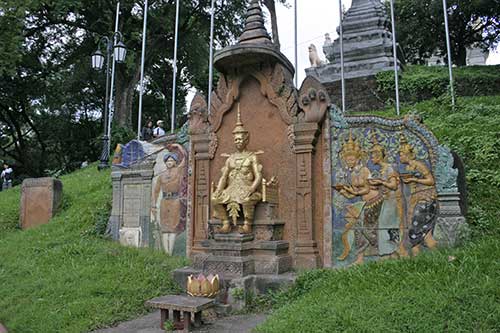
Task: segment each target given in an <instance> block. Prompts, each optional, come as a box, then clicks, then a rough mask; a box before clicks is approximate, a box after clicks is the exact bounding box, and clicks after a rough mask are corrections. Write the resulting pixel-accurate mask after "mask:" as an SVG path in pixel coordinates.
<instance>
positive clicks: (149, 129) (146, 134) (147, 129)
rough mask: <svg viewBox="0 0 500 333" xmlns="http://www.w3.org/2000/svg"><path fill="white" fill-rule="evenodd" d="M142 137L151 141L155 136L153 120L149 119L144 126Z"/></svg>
mask: <svg viewBox="0 0 500 333" xmlns="http://www.w3.org/2000/svg"><path fill="white" fill-rule="evenodd" d="M141 137H142V139H143V140H144V141H149V140H151V139H152V138H153V121H152V120H151V119H148V121H147V122H146V126H144V127H143V128H142V131H141Z"/></svg>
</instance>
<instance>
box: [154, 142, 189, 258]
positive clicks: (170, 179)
mask: <svg viewBox="0 0 500 333" xmlns="http://www.w3.org/2000/svg"><path fill="white" fill-rule="evenodd" d="M163 161H164V163H165V167H166V169H165V171H163V172H162V173H161V174H160V175H159V176H158V179H157V181H156V184H155V187H154V190H153V208H152V214H153V216H154V218H155V219H156V221H159V223H158V225H159V229H160V231H161V243H162V245H163V248H164V250H165V252H167V253H170V254H172V253H173V249H174V244H175V238H176V235H177V233H178V230H177V229H178V225H179V223H180V221H181V200H180V190H181V182H182V177H183V169H184V168H183V164H184V160H183V162H181V163H179V156H178V155H177V154H176V153H173V152H169V153H167V154H165V155H164V157H163ZM158 198H161V200H160V203H159V208H160V211H159V214H158V212H157V208H158V205H157V201H158ZM158 217H159V218H158Z"/></svg>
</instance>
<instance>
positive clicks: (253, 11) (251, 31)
mask: <svg viewBox="0 0 500 333" xmlns="http://www.w3.org/2000/svg"><path fill="white" fill-rule="evenodd" d="M261 43H266V44H267V43H269V44H271V43H272V41H271V38H270V37H269V34H268V33H267V30H266V28H265V26H264V16H263V15H262V8H261V7H260V4H259V0H251V1H250V6H249V7H248V9H247V13H246V21H245V29H244V30H243V34H242V35H241V36H240V39H239V44H261Z"/></svg>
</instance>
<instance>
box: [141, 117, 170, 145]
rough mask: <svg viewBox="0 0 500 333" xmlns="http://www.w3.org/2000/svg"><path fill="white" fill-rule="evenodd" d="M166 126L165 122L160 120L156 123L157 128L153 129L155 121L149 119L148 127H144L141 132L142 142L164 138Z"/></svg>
mask: <svg viewBox="0 0 500 333" xmlns="http://www.w3.org/2000/svg"><path fill="white" fill-rule="evenodd" d="M164 124H165V123H164V122H163V120H158V121H157V122H156V127H154V128H153V121H152V120H151V119H148V120H147V121H146V126H144V127H143V128H142V130H141V138H142V140H144V141H149V140H152V139H156V138H159V137H161V136H164V135H165V130H164V129H163V126H164Z"/></svg>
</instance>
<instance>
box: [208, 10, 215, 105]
mask: <svg viewBox="0 0 500 333" xmlns="http://www.w3.org/2000/svg"><path fill="white" fill-rule="evenodd" d="M214 15H215V0H212V4H211V7H210V55H209V57H210V60H209V63H208V114H210V109H211V104H212V81H213V77H212V76H213V62H214Z"/></svg>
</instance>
